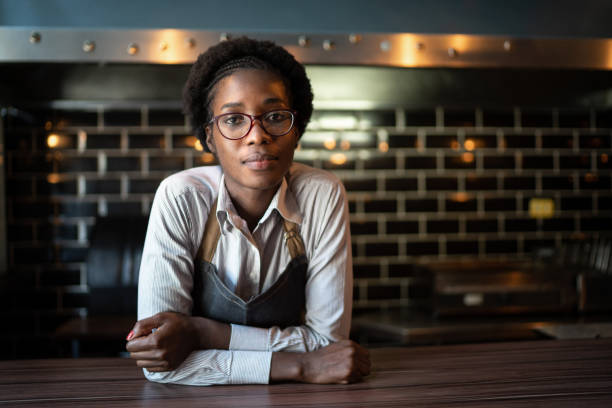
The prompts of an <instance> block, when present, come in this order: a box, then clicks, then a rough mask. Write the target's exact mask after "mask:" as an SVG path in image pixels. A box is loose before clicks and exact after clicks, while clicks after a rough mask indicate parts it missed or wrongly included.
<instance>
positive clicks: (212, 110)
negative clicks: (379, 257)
mask: <svg viewBox="0 0 612 408" xmlns="http://www.w3.org/2000/svg"><path fill="white" fill-rule="evenodd" d="M183 99H184V105H185V111H186V113H187V114H188V115H189V117H190V119H191V122H192V125H193V127H194V130H195V132H196V134H197V136H198V138H199V139H200V141H201V143H202V145H203V146H205V147H206V149H207V150H209V151H210V152H212V153H213V154H214V155H215V157H216V158H217V160H218V162H219V164H220V166H215V167H199V168H193V169H189V170H185V171H182V172H180V173H177V174H174V175H172V176H170V177H168V178H167V179H165V180H164V181H163V182H162V183H161V184H160V186H159V188H158V191H157V193H156V195H155V199H154V202H153V206H152V209H151V215H150V219H149V228H148V231H147V237H146V241H145V246H144V251H143V257H142V264H141V268H140V278H139V293H138V317H139V319H140V320H139V321H138V322H137V323H136V325H135V326H134V329H133V330H132V332H130V334H129V335H128V343H127V350H128V351H129V352H130V356H131V358H133V359H135V360H136V362H137V365H138V366H140V367H143V368H145V370H144V373H145V376H146V377H147V378H148V379H149V380H152V381H158V382H172V383H181V384H192V385H208V384H230V383H268V382H270V381H286V380H293V381H303V382H312V383H348V382H352V381H357V380H359V379H360V378H361V377H363V376H365V375H367V374H369V370H370V361H369V357H368V352H367V351H366V350H365V349H364V348H362V347H360V346H359V345H357V344H356V343H354V342H351V341H349V340H347V338H348V334H349V329H350V315H351V301H352V271H351V269H352V263H351V244H350V234H349V222H348V210H347V203H346V197H345V192H344V188H343V187H342V184H341V183H340V182H339V180H338V179H337V178H335V177H334V176H333V175H331V174H329V173H327V172H324V171H322V170H316V169H313V168H311V167H308V166H305V165H301V164H297V163H293V153H294V150H295V148H296V147H297V145H298V140H299V138H300V136H301V135H302V134H303V132H304V129H305V128H306V125H307V123H308V120H309V119H310V115H311V113H312V91H311V87H310V82H309V80H308V78H307V77H306V73H305V70H304V67H303V66H302V65H300V64H299V63H298V62H297V61H296V60H295V59H294V58H293V56H292V55H291V54H289V53H288V52H287V51H285V50H284V49H283V48H281V47H278V46H276V45H274V44H273V43H270V42H264V41H255V40H251V39H247V38H240V39H236V40H230V41H225V42H222V43H220V44H218V45H216V46H214V47H211V48H210V49H209V50H208V51H206V52H205V53H203V54H202V55H200V56H199V58H198V60H197V61H196V63H195V64H194V65H193V67H192V69H191V72H190V75H189V78H188V81H187V83H186V85H185V89H184V95H183Z"/></svg>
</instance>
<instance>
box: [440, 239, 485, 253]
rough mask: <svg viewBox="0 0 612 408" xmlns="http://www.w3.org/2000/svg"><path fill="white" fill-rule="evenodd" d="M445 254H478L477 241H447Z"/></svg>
mask: <svg viewBox="0 0 612 408" xmlns="http://www.w3.org/2000/svg"><path fill="white" fill-rule="evenodd" d="M446 253H447V254H449V255H459V254H478V241H447V242H446Z"/></svg>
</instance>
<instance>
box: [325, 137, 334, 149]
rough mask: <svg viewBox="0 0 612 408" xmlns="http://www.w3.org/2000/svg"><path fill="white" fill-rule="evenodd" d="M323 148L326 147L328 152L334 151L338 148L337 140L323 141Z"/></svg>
mask: <svg viewBox="0 0 612 408" xmlns="http://www.w3.org/2000/svg"><path fill="white" fill-rule="evenodd" d="M323 146H325V148H326V149H327V150H332V149H333V148H334V147H336V140H335V139H325V140H324V141H323Z"/></svg>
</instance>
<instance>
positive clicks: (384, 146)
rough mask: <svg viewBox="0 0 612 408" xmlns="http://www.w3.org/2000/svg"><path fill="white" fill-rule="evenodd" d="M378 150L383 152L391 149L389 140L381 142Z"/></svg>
mask: <svg viewBox="0 0 612 408" xmlns="http://www.w3.org/2000/svg"><path fill="white" fill-rule="evenodd" d="M378 150H380V151H381V152H383V153H386V152H388V151H389V143H387V142H380V143H379V144H378Z"/></svg>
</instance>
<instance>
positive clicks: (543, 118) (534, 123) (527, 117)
mask: <svg viewBox="0 0 612 408" xmlns="http://www.w3.org/2000/svg"><path fill="white" fill-rule="evenodd" d="M521 124H522V127H539V128H550V127H552V125H553V123H552V110H523V111H522V112H521Z"/></svg>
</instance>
